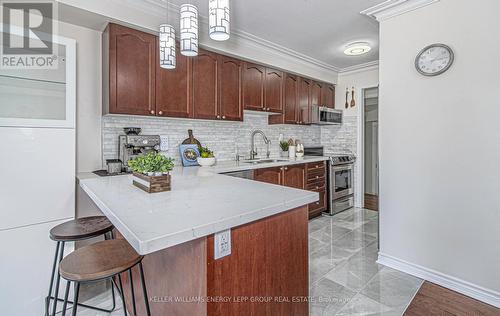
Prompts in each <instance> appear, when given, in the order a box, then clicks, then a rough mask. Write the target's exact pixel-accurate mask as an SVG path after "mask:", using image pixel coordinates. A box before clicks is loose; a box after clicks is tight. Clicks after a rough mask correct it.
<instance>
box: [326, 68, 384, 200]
mask: <svg viewBox="0 0 500 316" xmlns="http://www.w3.org/2000/svg"><path fill="white" fill-rule="evenodd" d="M378 76H379V69H378V66H372V67H368V68H364V69H359V70H355V71H349V72H344V73H339V77H338V80H337V85H336V87H335V108H337V109H342V110H344V116H345V117H346V118H344V121H345V122H347V123H349V124H352V121H353V120H354V121H355V123H354V124H355V125H356V129H355V130H354V132H353V133H354V135H352V137H351V138H354V140H352V141H353V142H354V143H353V144H351V148H352V150H351V151H352V152H353V153H354V154H355V155H356V157H357V160H356V163H355V165H354V173H355V175H354V187H355V189H354V190H355V199H354V203H355V205H356V206H358V207H362V206H363V201H364V199H363V193H364V179H363V172H364V167H363V160H364V157H363V152H364V148H363V133H364V122H363V115H362V114H363V90H364V89H367V88H373V87H377V86H378V83H379V78H378ZM352 87H354V90H355V91H354V99H355V101H356V105H355V106H354V107H353V108H351V107H350V106H349V108H348V109H346V108H345V91H346V88H349V98H348V102H349V103H350V101H351V93H350V91H351V89H352ZM321 133H322V134H321V142H322V144H328V143H331V141H330V140H329V139H327V137H329V136H328V134H327V133H325V131H324V128H322V130H321ZM324 135H327V136H326V137H324ZM332 141H336V140H335V138H333V139H332Z"/></svg>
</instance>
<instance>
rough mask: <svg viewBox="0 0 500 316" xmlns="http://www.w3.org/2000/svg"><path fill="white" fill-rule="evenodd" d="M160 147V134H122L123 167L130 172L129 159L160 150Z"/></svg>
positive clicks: (120, 142)
mask: <svg viewBox="0 0 500 316" xmlns="http://www.w3.org/2000/svg"><path fill="white" fill-rule="evenodd" d="M159 148H160V136H159V135H134V134H129V135H120V136H119V151H118V154H119V158H120V160H121V161H122V162H123V167H124V168H123V169H124V171H126V172H130V171H131V170H130V168H129V166H128V161H129V160H130V159H134V158H135V157H137V156H141V155H145V154H147V153H149V152H158V150H159Z"/></svg>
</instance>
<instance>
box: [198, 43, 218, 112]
mask: <svg viewBox="0 0 500 316" xmlns="http://www.w3.org/2000/svg"><path fill="white" fill-rule="evenodd" d="M192 63H193V66H192V68H193V69H192V77H193V78H192V82H193V88H192V98H193V99H192V104H193V117H194V118H198V119H211V120H215V119H218V117H217V115H219V114H218V113H219V106H218V80H217V79H218V76H217V71H218V59H217V54H216V53H212V52H209V51H206V50H202V49H200V50H199V52H198V56H196V57H193V59H192Z"/></svg>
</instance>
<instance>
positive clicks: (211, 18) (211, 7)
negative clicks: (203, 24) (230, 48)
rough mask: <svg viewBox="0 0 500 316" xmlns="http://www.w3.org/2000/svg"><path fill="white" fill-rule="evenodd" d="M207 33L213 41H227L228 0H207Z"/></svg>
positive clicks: (228, 24)
mask: <svg viewBox="0 0 500 316" xmlns="http://www.w3.org/2000/svg"><path fill="white" fill-rule="evenodd" d="M208 24H209V30H208V33H209V35H210V38H211V39H213V40H214V41H225V40H227V39H229V26H230V23H229V0H209V2H208Z"/></svg>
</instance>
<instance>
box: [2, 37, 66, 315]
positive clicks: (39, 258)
mask: <svg viewBox="0 0 500 316" xmlns="http://www.w3.org/2000/svg"><path fill="white" fill-rule="evenodd" d="M54 43H55V46H56V49H57V54H58V57H59V63H58V68H57V69H45V70H38V69H37V70H5V69H0V142H1V144H2V145H1V148H2V149H1V150H0V276H1V277H0V314H1V315H9V316H17V315H19V316H28V315H43V314H44V303H45V297H46V295H47V294H48V287H49V279H50V275H51V269H52V263H53V259H54V252H55V246H56V244H55V242H53V241H52V240H50V238H49V230H50V229H51V228H52V227H53V226H55V225H57V224H60V223H62V222H64V221H66V220H68V219H71V218H73V217H74V216H75V161H76V158H75V97H76V93H75V87H76V85H75V82H76V78H75V73H76V67H75V64H76V60H75V59H76V52H75V42H74V41H73V40H71V39H66V38H62V37H55V38H54ZM68 246H69V248H71V245H68Z"/></svg>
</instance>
